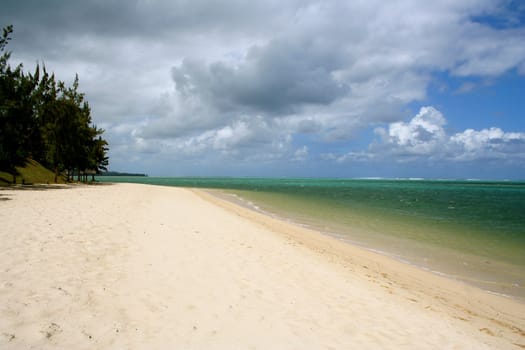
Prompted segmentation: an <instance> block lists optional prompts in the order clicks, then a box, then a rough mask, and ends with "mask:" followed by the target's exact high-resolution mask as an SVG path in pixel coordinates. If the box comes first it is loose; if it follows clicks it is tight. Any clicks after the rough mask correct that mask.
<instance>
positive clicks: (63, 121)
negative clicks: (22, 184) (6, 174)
mask: <svg viewBox="0 0 525 350" xmlns="http://www.w3.org/2000/svg"><path fill="white" fill-rule="evenodd" d="M12 32H13V27H12V26H7V27H6V28H4V30H3V36H2V38H1V39H0V52H4V51H5V48H6V45H7V43H8V42H9V40H10V39H11V38H10V37H9V35H10V34H11V33H12ZM9 56H10V53H9V52H5V53H4V54H3V55H2V56H1V58H0V169H2V170H7V171H10V172H12V173H13V174H15V173H14V172H15V167H16V166H19V165H23V163H24V162H25V161H26V160H27V158H29V157H30V158H33V159H35V160H36V161H38V162H40V163H42V164H44V165H45V166H47V167H49V168H52V169H54V171H55V181H56V180H57V178H58V176H59V175H60V173H63V172H64V171H67V174H70V173H73V171H74V170H76V171H77V173H81V172H85V171H86V170H95V171H96V172H97V173H98V172H99V171H100V170H105V169H106V167H107V165H108V157H107V151H108V147H107V145H108V143H107V141H105V140H104V139H102V137H101V135H102V133H103V132H104V131H103V130H102V129H98V128H97V127H96V126H94V125H92V121H91V109H90V108H89V104H88V103H87V101H85V100H84V94H83V93H81V92H79V91H78V87H79V78H78V75H76V76H75V79H74V82H73V85H72V86H71V87H68V86H66V84H65V83H64V82H62V81H57V80H56V79H55V76H54V74H51V75H49V74H48V72H47V70H46V68H45V66H44V67H43V68H42V72H41V70H40V66H39V65H37V66H36V68H35V72H34V73H33V74H24V72H23V69H22V65H18V66H17V67H16V68H15V69H12V68H11V67H10V66H9V64H8V60H9ZM68 178H69V175H68Z"/></svg>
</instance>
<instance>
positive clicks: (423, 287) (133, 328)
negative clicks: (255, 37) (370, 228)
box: [0, 184, 525, 349]
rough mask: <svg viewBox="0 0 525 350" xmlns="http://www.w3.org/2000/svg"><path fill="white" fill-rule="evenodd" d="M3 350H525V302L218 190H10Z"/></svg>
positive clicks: (2, 260) (2, 248)
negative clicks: (369, 248) (297, 222)
mask: <svg viewBox="0 0 525 350" xmlns="http://www.w3.org/2000/svg"><path fill="white" fill-rule="evenodd" d="M0 242H1V243H0V348H2V349H520V348H521V349H523V348H525V304H523V303H520V302H518V301H515V300H512V299H509V298H506V297H502V296H498V295H493V294H489V293H487V292H484V291H482V290H479V289H476V288H474V287H470V286H467V285H465V284H462V283H459V282H456V281H452V280H449V279H446V278H443V277H440V276H437V275H434V274H431V273H429V272H426V271H422V270H419V269H417V268H415V267H412V266H410V265H406V264H403V263H401V262H398V261H395V260H393V259H390V258H388V257H385V256H381V255H378V254H375V253H373V252H370V251H366V250H363V249H361V248H358V247H354V246H352V245H349V244H346V243H343V242H340V241H338V240H336V239H335V238H332V237H328V236H324V235H322V234H320V233H317V232H314V231H309V230H307V229H305V228H301V227H297V226H294V225H292V224H290V223H287V222H283V221H279V220H277V219H274V218H271V217H267V216H264V215H262V214H260V213H257V212H254V211H251V210H249V209H246V208H243V207H240V206H237V205H235V204H233V203H229V202H226V201H224V200H222V199H219V198H217V197H214V196H212V195H210V194H209V193H207V192H205V191H198V190H190V189H182V188H174V187H159V186H148V185H138V184H116V185H99V186H64V187H62V188H54V187H49V188H47V187H44V188H40V189H32V190H31V189H24V190H22V189H9V188H8V189H0Z"/></svg>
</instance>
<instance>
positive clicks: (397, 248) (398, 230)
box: [101, 177, 525, 300]
mask: <svg viewBox="0 0 525 350" xmlns="http://www.w3.org/2000/svg"><path fill="white" fill-rule="evenodd" d="M101 179H102V180H105V181H115V182H117V181H122V182H140V183H151V184H157V185H167V186H185V187H200V188H218V189H222V190H226V192H228V193H231V194H235V195H236V196H237V198H236V200H244V203H245V204H248V205H251V206H252V207H254V208H256V209H258V210H261V211H264V212H267V213H270V214H272V215H276V216H279V217H281V218H284V219H289V220H292V221H294V222H296V223H299V224H302V225H306V226H309V227H312V228H314V229H317V230H320V231H322V232H325V233H327V234H331V235H334V236H337V237H338V238H340V239H342V240H346V241H349V242H352V243H354V244H358V245H361V246H363V247H366V248H368V249H372V250H376V251H380V252H382V253H383V254H387V255H390V256H393V257H395V258H397V259H399V260H403V261H406V262H408V263H411V264H414V265H417V266H420V267H422V268H425V269H428V270H431V271H433V272H435V273H440V274H444V275H447V276H449V277H452V278H455V279H458V280H461V281H464V282H467V283H470V284H474V285H476V286H479V287H481V288H483V289H486V290H489V291H492V292H494V293H500V294H505V295H509V296H513V297H516V298H518V299H521V300H525V183H523V182H479V181H423V180H418V181H414V180H347V179H262V178H261V179H259V178H255V179H254V178H150V177H148V178H138V177H137V178H133V177H125V178H121V177H118V178H117V177H108V178H101ZM250 203H251V204H250Z"/></svg>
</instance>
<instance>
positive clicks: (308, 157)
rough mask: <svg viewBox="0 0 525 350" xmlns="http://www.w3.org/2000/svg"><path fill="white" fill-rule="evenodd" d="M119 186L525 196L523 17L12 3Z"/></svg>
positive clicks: (13, 19) (493, 8)
mask: <svg viewBox="0 0 525 350" xmlns="http://www.w3.org/2000/svg"><path fill="white" fill-rule="evenodd" d="M8 24H13V25H14V33H13V35H12V38H13V39H12V41H11V42H10V44H9V46H8V49H9V50H10V51H12V56H11V61H10V62H11V65H16V64H18V63H23V65H24V69H25V71H28V72H29V71H32V70H33V69H34V67H35V66H36V64H37V63H39V64H45V66H46V68H47V70H48V71H53V72H55V74H56V76H57V78H58V79H60V80H63V81H66V82H69V83H70V82H72V80H73V78H74V76H75V74H78V75H79V79H80V88H79V89H80V90H81V91H82V92H85V94H86V99H87V100H88V101H89V104H90V106H91V110H92V117H93V122H94V123H95V124H96V125H97V126H98V127H101V128H103V129H104V130H105V133H104V137H105V138H106V139H107V140H108V142H109V147H110V151H109V156H110V169H111V170H114V171H128V172H140V173H147V174H149V175H150V176H274V177H394V178H395V177H416V178H417V177H424V178H472V179H474V178H475V179H525V44H524V43H525V2H523V1H519V0H516V1H512V0H502V1H499V0H462V1H456V0H439V1H431V2H430V1H419V0H392V1H383V0H367V1H361V0H344V1H343V0H342V1H337V0H334V1H331V0H301V1H299V0H266V1H242V0H213V1H212V0H174V1H160V0H157V1H156V0H95V1H76V0H72V1H56V0H48V1H38V0H15V1H11V0H4V1H2V4H1V5H0V26H2V27H4V26H6V25H8Z"/></svg>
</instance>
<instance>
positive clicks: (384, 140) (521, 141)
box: [333, 107, 525, 163]
mask: <svg viewBox="0 0 525 350" xmlns="http://www.w3.org/2000/svg"><path fill="white" fill-rule="evenodd" d="M446 124H447V120H446V119H445V117H444V116H443V114H442V113H441V112H440V111H438V110H437V109H435V108H434V107H422V108H421V109H420V111H419V113H418V114H417V115H416V116H415V117H413V118H412V119H411V120H410V121H408V122H395V123H391V124H389V125H388V127H386V128H377V129H376V130H375V132H376V134H377V135H378V136H379V137H380V139H379V140H378V141H376V142H374V143H372V144H371V145H370V147H369V150H368V151H366V152H365V151H363V152H349V153H346V154H343V155H338V156H333V159H334V160H336V161H338V162H346V161H364V160H367V161H369V160H376V161H383V160H391V159H394V160H396V161H400V162H407V161H421V160H431V161H448V162H458V161H461V162H464V161H469V162H471V161H484V160H487V161H502V162H519V163H524V162H525V133H523V132H505V131H503V130H501V129H500V128H497V127H492V128H488V129H481V130H473V129H467V130H465V131H463V132H459V133H454V134H451V133H447V130H446Z"/></svg>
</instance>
